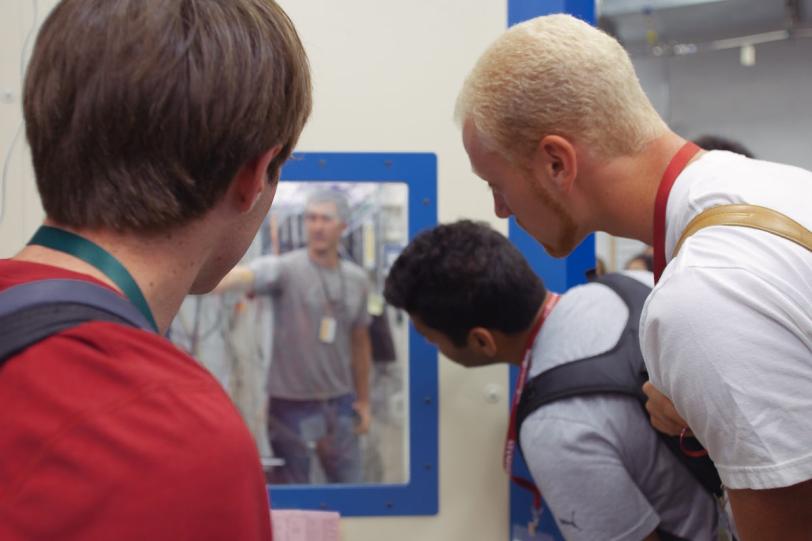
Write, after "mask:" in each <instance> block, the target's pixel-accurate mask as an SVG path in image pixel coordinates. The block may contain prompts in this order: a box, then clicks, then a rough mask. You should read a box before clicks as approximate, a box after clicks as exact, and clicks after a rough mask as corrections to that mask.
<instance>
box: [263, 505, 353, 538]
mask: <svg viewBox="0 0 812 541" xmlns="http://www.w3.org/2000/svg"><path fill="white" fill-rule="evenodd" d="M339 518H340V515H339V514H338V513H334V512H329V511H298V510H294V509H278V510H277V509H273V510H272V511H271V524H272V526H273V539H274V541H340V535H339V524H338V519H339Z"/></svg>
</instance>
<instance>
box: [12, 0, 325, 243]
mask: <svg viewBox="0 0 812 541" xmlns="http://www.w3.org/2000/svg"><path fill="white" fill-rule="evenodd" d="M310 109H311V87H310V72H309V67H308V63H307V57H306V55H305V52H304V49H303V47H302V44H301V41H300V40H299V37H298V35H297V33H296V30H295V28H294V27H293V23H291V21H290V19H289V18H288V17H287V15H286V14H285V13H284V11H282V9H281V8H280V7H279V6H278V5H277V4H276V3H275V2H273V1H271V0H227V1H215V0H158V1H154V0H153V1H145V0H116V1H110V0H63V1H62V2H60V4H59V5H58V6H57V7H56V8H55V9H54V10H53V12H52V13H51V15H50V16H49V17H48V19H47V20H46V21H45V23H44V24H43V26H42V29H41V30H40V33H39V36H38V37H37V43H36V46H35V48H34V51H33V54H32V57H31V62H30V64H29V67H28V72H27V74H26V79H25V96H24V114H25V121H26V134H27V137H28V142H29V144H30V146H31V152H32V157H33V163H34V171H35V173H36V178H37V186H38V188H39V192H40V196H41V198H42V202H43V206H44V207H45V212H46V213H47V215H48V216H49V217H50V218H51V219H53V220H55V221H56V222H57V223H59V224H63V225H67V226H71V227H76V228H91V229H92V228H102V227H104V228H112V229H114V230H117V231H122V232H124V231H138V232H144V233H149V232H157V231H159V230H162V229H166V228H170V227H174V226H178V225H182V224H185V223H187V222H188V221H190V220H192V219H195V218H198V217H200V216H202V215H204V214H205V213H206V212H207V211H208V210H210V209H211V208H212V207H213V206H214V204H215V203H216V202H217V201H218V200H219V199H220V198H221V197H222V196H223V194H224V193H225V191H226V188H227V187H228V185H229V183H230V182H231V180H232V179H233V177H234V176H235V175H236V173H237V171H238V170H239V168H240V167H241V166H243V165H244V164H246V163H248V162H250V161H251V160H253V159H256V158H257V157H258V156H259V155H261V154H262V153H263V152H264V151H266V150H268V149H269V148H271V147H273V146H274V145H277V144H279V145H282V152H281V153H280V154H279V156H278V157H277V158H275V159H274V161H273V162H272V163H271V166H270V167H269V171H268V176H269V181H272V182H273V181H275V180H276V178H278V174H279V168H280V167H281V165H282V164H283V163H284V161H285V160H286V159H287V158H288V157H289V156H290V153H291V152H292V150H293V148H294V146H295V144H296V141H297V140H298V138H299V134H300V133H301V131H302V129H303V127H304V124H305V122H306V120H307V117H308V116H309V114H310Z"/></svg>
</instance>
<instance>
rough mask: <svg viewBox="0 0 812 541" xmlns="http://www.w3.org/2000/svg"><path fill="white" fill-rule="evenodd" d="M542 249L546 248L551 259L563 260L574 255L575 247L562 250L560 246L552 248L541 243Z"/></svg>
mask: <svg viewBox="0 0 812 541" xmlns="http://www.w3.org/2000/svg"><path fill="white" fill-rule="evenodd" d="M541 245H542V247H544V251H545V252H547V255H549V256H550V257H554V258H555V259H563V258H565V257H567V256H568V255H570V254H571V253H572V250H573V248H574V247H565V248H561V247H559V246H550V245H549V244H544V243H543V242H542V243H541Z"/></svg>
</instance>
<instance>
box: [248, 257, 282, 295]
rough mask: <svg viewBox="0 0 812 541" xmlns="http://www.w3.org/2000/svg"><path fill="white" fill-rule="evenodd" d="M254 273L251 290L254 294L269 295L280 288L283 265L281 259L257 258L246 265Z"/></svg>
mask: <svg viewBox="0 0 812 541" xmlns="http://www.w3.org/2000/svg"><path fill="white" fill-rule="evenodd" d="M248 268H249V269H251V272H253V273H254V283H253V285H252V288H251V290H252V291H253V292H254V293H271V292H272V291H275V290H278V289H280V288H281V287H282V280H283V276H284V264H283V262H282V258H281V257H279V256H276V255H266V256H262V257H258V258H257V259H254V260H253V261H251V263H249V264H248Z"/></svg>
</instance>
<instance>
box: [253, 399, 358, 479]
mask: <svg viewBox="0 0 812 541" xmlns="http://www.w3.org/2000/svg"><path fill="white" fill-rule="evenodd" d="M353 402H355V396H354V395H352V394H347V395H343V396H339V397H337V398H330V399H327V400H287V399H282V398H271V400H270V404H269V406H268V425H269V430H268V433H269V436H270V443H271V448H272V449H273V453H274V456H276V457H278V458H281V459H283V460H284V461H285V464H284V465H282V466H280V467H277V468H274V469H273V473H272V478H271V482H272V483H288V484H307V483H310V461H311V460H312V458H313V457H315V458H317V459H318V460H319V462H320V464H321V467H322V469H323V470H324V474H325V476H326V477H327V482H328V483H360V482H361V481H362V479H361V447H360V445H359V441H358V434H356V433H355V427H356V418H357V417H356V413H355V410H353V409H352V404H353Z"/></svg>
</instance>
